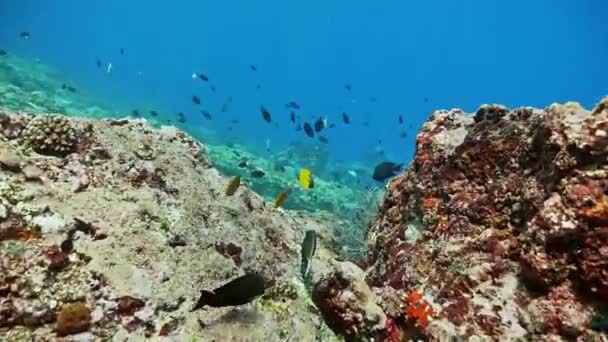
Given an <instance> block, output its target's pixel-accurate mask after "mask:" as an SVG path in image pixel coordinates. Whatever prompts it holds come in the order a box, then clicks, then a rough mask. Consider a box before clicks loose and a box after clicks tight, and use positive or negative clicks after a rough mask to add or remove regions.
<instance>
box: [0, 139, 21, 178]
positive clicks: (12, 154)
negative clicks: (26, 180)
mask: <svg viewBox="0 0 608 342" xmlns="http://www.w3.org/2000/svg"><path fill="white" fill-rule="evenodd" d="M0 169H5V170H9V171H13V172H18V171H19V170H21V156H19V154H18V153H17V151H16V150H15V149H14V148H12V147H10V146H8V145H4V144H3V145H2V146H0Z"/></svg>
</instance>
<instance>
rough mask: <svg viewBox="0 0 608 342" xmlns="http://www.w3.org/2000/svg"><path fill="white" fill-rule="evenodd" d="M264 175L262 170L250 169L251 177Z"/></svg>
mask: <svg viewBox="0 0 608 342" xmlns="http://www.w3.org/2000/svg"><path fill="white" fill-rule="evenodd" d="M264 175H266V174H265V173H264V171H262V170H253V171H251V177H253V178H262V177H264Z"/></svg>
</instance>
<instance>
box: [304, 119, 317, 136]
mask: <svg viewBox="0 0 608 342" xmlns="http://www.w3.org/2000/svg"><path fill="white" fill-rule="evenodd" d="M302 128H303V129H304V133H306V135H307V136H308V137H309V138H312V137H314V136H315V131H313V129H312V126H311V125H310V124H309V123H308V122H305V123H304V125H303V126H302Z"/></svg>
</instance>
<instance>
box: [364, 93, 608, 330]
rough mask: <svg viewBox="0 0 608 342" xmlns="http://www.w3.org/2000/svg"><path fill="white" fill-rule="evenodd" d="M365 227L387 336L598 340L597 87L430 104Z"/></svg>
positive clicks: (606, 270) (607, 242)
mask: <svg viewBox="0 0 608 342" xmlns="http://www.w3.org/2000/svg"><path fill="white" fill-rule="evenodd" d="M367 238H368V242H369V246H370V250H369V254H368V266H369V267H370V272H369V274H368V282H369V284H370V285H371V286H373V287H375V288H376V289H377V290H378V291H379V292H384V293H392V295H391V296H389V297H387V298H391V299H390V300H389V299H383V297H382V296H380V297H379V298H380V299H379V300H380V301H382V302H383V303H384V305H385V307H387V310H390V313H389V311H387V313H388V316H389V319H390V320H391V322H394V325H395V326H394V327H392V328H396V329H397V330H398V332H399V334H398V335H397V334H393V338H392V340H395V339H397V340H398V338H397V337H395V336H406V335H407V336H419V337H423V338H424V337H426V338H430V339H432V340H448V339H449V338H454V337H461V338H465V339H466V340H473V339H476V340H484V341H485V340H495V341H499V340H500V341H506V340H510V341H513V340H526V341H541V340H543V341H558V340H576V339H578V340H598V338H604V339H605V338H606V335H605V333H604V332H601V330H602V329H604V331H605V329H606V326H605V323H604V326H603V328H602V325H601V322H602V321H603V322H605V317H606V316H605V313H606V307H607V306H606V304H608V98H605V99H604V100H602V101H601V102H600V103H599V104H598V105H597V106H596V107H595V108H594V109H593V110H585V109H584V108H582V107H581V106H580V105H579V104H577V103H573V102H569V103H566V104H563V105H560V104H553V105H551V106H549V107H548V108H546V109H544V110H540V109H534V108H528V107H524V108H518V109H515V110H509V109H507V108H505V107H502V106H497V105H487V106H482V107H481V108H480V109H479V110H478V111H477V112H476V113H475V114H474V115H466V114H465V113H463V112H462V111H460V110H451V111H436V112H435V113H433V115H432V116H431V118H430V119H429V120H428V122H427V123H426V124H425V125H424V126H423V127H422V130H421V131H420V132H419V134H418V136H417V149H416V155H415V158H414V160H413V162H412V164H411V165H410V167H409V170H408V171H407V172H405V173H404V174H403V175H400V176H398V177H396V178H395V179H393V180H392V181H391V182H390V183H389V184H388V193H387V195H386V197H385V199H384V201H383V204H382V205H381V208H380V212H379V214H378V216H377V217H376V219H375V220H374V221H373V223H372V224H371V226H370V229H369V231H368V234H367ZM391 301H392V303H393V305H392V309H389V308H388V307H389V306H390V305H389V303H391ZM416 303H422V304H420V305H418V304H416ZM422 316H424V319H425V320H424V321H420V317H422ZM598 322H599V323H598ZM592 328H593V329H592Z"/></svg>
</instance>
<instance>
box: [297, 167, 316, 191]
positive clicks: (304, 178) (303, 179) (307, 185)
mask: <svg viewBox="0 0 608 342" xmlns="http://www.w3.org/2000/svg"><path fill="white" fill-rule="evenodd" d="M298 180H299V181H300V185H301V186H302V187H303V188H304V189H312V188H314V187H315V182H314V181H313V180H312V173H311V172H310V170H309V169H302V170H300V176H299V177H298Z"/></svg>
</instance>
